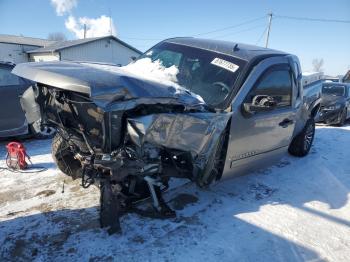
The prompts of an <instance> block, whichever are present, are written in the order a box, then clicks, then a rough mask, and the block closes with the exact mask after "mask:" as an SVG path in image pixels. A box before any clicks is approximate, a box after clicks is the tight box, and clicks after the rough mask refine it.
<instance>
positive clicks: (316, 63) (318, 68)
mask: <svg viewBox="0 0 350 262" xmlns="http://www.w3.org/2000/svg"><path fill="white" fill-rule="evenodd" d="M312 66H313V68H314V71H315V72H322V71H323V69H322V66H323V58H320V59H318V58H315V59H313V60H312Z"/></svg>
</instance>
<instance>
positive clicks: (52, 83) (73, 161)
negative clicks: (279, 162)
mask: <svg viewBox="0 0 350 262" xmlns="http://www.w3.org/2000/svg"><path fill="white" fill-rule="evenodd" d="M13 73H14V74H16V75H19V76H21V77H23V78H27V79H30V80H32V81H35V82H36V83H37V84H36V86H33V87H30V88H29V89H28V90H27V91H26V92H25V93H24V95H23V96H22V99H21V103H22V107H23V109H24V111H25V113H26V117H27V120H28V122H29V123H31V124H33V126H34V127H36V128H37V130H38V131H40V129H41V128H43V127H45V126H50V127H55V128H56V129H57V134H56V136H55V137H54V139H53V142H52V155H53V159H54V161H55V162H56V164H57V166H58V168H59V169H60V170H61V171H62V172H63V173H65V174H66V175H68V176H71V177H72V178H74V179H76V178H81V179H82V186H83V187H88V186H90V185H92V184H96V185H98V186H99V188H100V190H101V203H100V204H101V208H100V221H101V226H102V227H109V233H115V232H119V231H120V230H121V227H120V223H119V218H120V216H121V215H123V214H125V213H126V212H132V211H135V210H137V207H136V205H135V203H136V202H137V201H139V200H141V199H145V198H149V197H150V198H151V199H152V200H153V202H152V203H153V207H154V211H153V212H154V214H155V216H156V217H173V216H175V215H176V214H175V212H174V211H173V210H171V208H170V207H169V206H168V205H167V204H166V203H165V201H164V200H163V198H162V192H164V190H166V189H167V188H168V182H169V179H170V178H171V177H177V178H186V179H189V180H191V181H193V182H195V183H196V184H197V185H198V186H200V187H206V186H208V185H209V184H211V183H212V182H213V181H216V180H219V179H222V178H224V177H229V176H232V175H239V174H242V173H245V172H247V171H248V170H252V169H256V168H261V167H262V166H263V165H265V164H266V163H269V162H270V161H272V160H273V159H276V158H278V157H281V156H282V155H283V153H284V152H286V151H287V150H288V151H289V152H290V153H291V154H292V155H295V156H305V155H306V154H307V153H308V152H309V150H310V147H311V144H312V142H313V138H314V132H315V124H314V116H315V115H316V113H317V111H318V108H319V101H318V100H316V101H311V103H310V102H308V103H306V102H304V101H303V100H304V99H303V87H302V83H301V70H300V65H299V61H298V58H297V57H296V56H294V55H290V54H287V53H283V52H279V51H275V50H271V49H265V48H260V47H257V46H249V45H244V44H235V43H230V42H223V41H214V40H205V39H196V38H173V39H168V40H165V41H162V42H161V43H159V44H157V45H156V46H154V47H153V48H151V49H150V50H149V51H147V52H146V53H145V54H144V55H142V56H141V57H140V58H139V59H138V60H137V61H136V62H134V63H132V64H130V65H128V66H125V67H113V66H107V65H98V64H91V63H81V62H79V63H78V62H76V63H74V62H47V63H25V64H19V65H17V66H16V67H15V69H14V70H13ZM139 211H140V212H139V213H140V214H143V212H141V210H139ZM144 214H145V212H144ZM145 215H147V214H145Z"/></svg>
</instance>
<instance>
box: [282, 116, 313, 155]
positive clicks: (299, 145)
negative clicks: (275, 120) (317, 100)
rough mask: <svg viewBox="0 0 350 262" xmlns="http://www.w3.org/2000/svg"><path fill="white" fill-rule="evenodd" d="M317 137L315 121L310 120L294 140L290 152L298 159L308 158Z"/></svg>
mask: <svg viewBox="0 0 350 262" xmlns="http://www.w3.org/2000/svg"><path fill="white" fill-rule="evenodd" d="M314 137H315V120H314V119H313V118H309V119H308V120H307V121H306V124H305V127H304V128H303V130H302V131H301V132H300V133H299V134H298V135H297V136H296V137H294V138H293V140H292V142H291V143H290V145H289V148H288V152H289V153H290V154H291V155H293V156H297V157H303V156H306V155H307V154H308V153H309V151H310V149H311V146H312V142H313V140H314Z"/></svg>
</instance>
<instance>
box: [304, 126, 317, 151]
mask: <svg viewBox="0 0 350 262" xmlns="http://www.w3.org/2000/svg"><path fill="white" fill-rule="evenodd" d="M314 133H315V129H314V127H313V125H308V127H307V129H306V132H305V140H304V142H305V143H304V149H305V150H309V149H310V147H311V144H312V140H313V138H314Z"/></svg>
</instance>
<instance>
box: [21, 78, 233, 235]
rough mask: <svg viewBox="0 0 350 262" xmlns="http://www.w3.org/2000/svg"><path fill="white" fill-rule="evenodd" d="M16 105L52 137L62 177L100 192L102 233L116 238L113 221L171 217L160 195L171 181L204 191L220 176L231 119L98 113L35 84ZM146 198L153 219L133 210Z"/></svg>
mask: <svg viewBox="0 0 350 262" xmlns="http://www.w3.org/2000/svg"><path fill="white" fill-rule="evenodd" d="M33 98H35V101H31V100H33ZM26 103H27V104H26ZM38 104H40V105H41V106H40V108H39V106H38ZM22 105H23V107H24V108H28V107H30V105H36V107H37V108H36V110H31V111H30V110H26V112H27V118H28V119H31V117H32V120H33V121H34V120H35V121H36V122H37V123H38V128H40V126H39V125H44V126H54V127H55V128H56V129H57V134H56V136H55V138H54V139H53V146H52V150H53V152H52V153H53V158H54V160H55V162H56V164H57V166H58V167H59V168H60V169H61V171H63V172H64V173H65V174H67V175H69V176H71V177H72V178H73V179H77V178H81V179H82V186H83V187H84V188H87V187H89V186H90V185H93V184H95V185H98V186H99V187H100V188H101V226H102V227H110V229H109V232H110V233H115V232H119V231H120V224H119V217H120V216H121V215H122V214H124V213H125V212H128V211H131V210H132V211H134V212H137V211H138V213H140V214H141V215H151V216H156V217H173V216H175V212H174V211H172V210H171V209H170V208H169V207H168V206H167V205H166V203H165V202H164V200H163V198H162V195H161V192H162V191H163V190H166V189H167V188H168V181H169V179H170V178H171V177H178V178H187V179H190V180H191V181H193V182H195V183H197V184H198V185H199V186H202V187H203V186H207V185H208V184H210V183H211V182H212V181H213V180H217V179H219V178H220V175H221V173H222V169H223V163H222V161H223V159H225V156H223V155H222V154H225V151H224V150H222V148H223V147H224V146H225V145H224V142H225V141H224V140H225V138H226V136H225V135H226V133H225V130H226V127H227V125H228V121H229V118H230V114H228V113H216V112H215V111H213V110H211V109H210V108H209V107H207V106H205V104H203V103H198V104H193V105H191V104H184V103H181V102H179V101H177V100H174V99H168V98H159V99H157V98H153V99H149V100H148V99H143V98H140V99H137V100H127V101H118V102H117V103H110V104H108V106H105V107H99V106H97V105H96V104H95V103H94V102H93V101H92V99H90V98H89V97H88V96H86V95H84V94H81V93H77V92H69V91H65V90H62V89H58V88H54V87H50V86H46V85H43V84H37V86H34V87H32V88H30V89H28V90H27V91H26V92H25V94H24V95H23V98H22ZM39 111H40V114H39ZM30 112H32V113H30ZM33 112H34V113H33ZM35 114H37V116H35ZM39 115H40V118H41V121H40V123H39V122H38V120H37V118H38V117H39ZM220 161H221V163H220V165H219V162H220ZM148 197H151V198H152V203H153V207H154V211H155V213H153V214H146V213H145V212H144V211H141V210H137V209H136V208H135V207H134V206H133V203H134V202H135V201H138V200H140V199H145V198H148Z"/></svg>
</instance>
